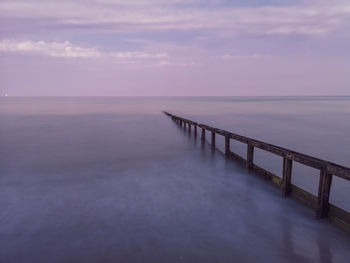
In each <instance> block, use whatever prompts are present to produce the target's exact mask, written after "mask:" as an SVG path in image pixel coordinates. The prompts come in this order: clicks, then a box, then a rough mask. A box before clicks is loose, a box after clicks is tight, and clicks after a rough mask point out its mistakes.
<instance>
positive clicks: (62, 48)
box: [0, 40, 101, 58]
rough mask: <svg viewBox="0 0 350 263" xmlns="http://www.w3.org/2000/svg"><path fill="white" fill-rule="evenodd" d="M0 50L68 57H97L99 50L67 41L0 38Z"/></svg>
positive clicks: (99, 53) (99, 54)
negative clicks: (0, 39)
mask: <svg viewBox="0 0 350 263" xmlns="http://www.w3.org/2000/svg"><path fill="white" fill-rule="evenodd" d="M0 51H2V52H15V53H34V54H39V55H44V56H49V57H69V58H81V57H83V58H87V57H99V56H101V52H99V51H98V50H97V49H96V48H83V47H79V46H76V45H73V44H72V43H70V42H69V41H64V42H50V43H49V42H45V41H37V42H33V41H17V40H2V41H1V42H0Z"/></svg>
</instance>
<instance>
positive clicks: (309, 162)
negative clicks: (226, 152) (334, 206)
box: [198, 124, 350, 181]
mask: <svg viewBox="0 0 350 263" xmlns="http://www.w3.org/2000/svg"><path fill="white" fill-rule="evenodd" d="M198 126H199V127H201V128H205V129H206V130H208V131H214V132H215V133H217V134H220V135H222V136H225V137H226V136H227V135H228V136H230V138H231V139H234V140H236V141H240V142H243V143H247V144H248V143H249V144H251V145H253V146H254V147H256V148H259V149H261V150H264V151H268V152H270V153H273V154H276V155H279V156H281V157H284V156H286V155H288V156H290V157H291V159H292V160H293V161H295V162H298V163H301V164H304V165H306V166H309V167H312V168H315V169H321V168H322V167H323V166H327V170H328V172H329V173H331V174H333V175H336V176H338V177H341V178H343V179H345V180H348V181H349V180H350V168H349V167H345V166H342V165H339V164H335V163H332V162H329V161H325V160H321V159H318V158H315V157H313V156H309V155H306V154H303V153H299V152H295V151H292V150H289V149H285V148H282V147H279V146H276V145H272V144H269V143H266V142H262V141H258V140H255V139H252V138H248V137H245V136H241V135H238V134H235V133H232V132H228V131H225V130H221V129H218V128H214V127H211V126H209V125H204V124H198Z"/></svg>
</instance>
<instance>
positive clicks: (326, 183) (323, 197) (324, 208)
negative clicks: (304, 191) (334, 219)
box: [316, 167, 333, 218]
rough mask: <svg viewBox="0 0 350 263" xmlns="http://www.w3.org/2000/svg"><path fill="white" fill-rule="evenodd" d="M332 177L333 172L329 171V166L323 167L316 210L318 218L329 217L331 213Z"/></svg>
mask: <svg viewBox="0 0 350 263" xmlns="http://www.w3.org/2000/svg"><path fill="white" fill-rule="evenodd" d="M332 177H333V176H332V174H329V173H327V167H323V168H322V169H321V171H320V181H319V185H318V197H317V210H316V216H317V217H318V218H323V217H327V216H328V214H329V195H330V192H331V185H332Z"/></svg>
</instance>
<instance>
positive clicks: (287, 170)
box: [282, 157, 293, 197]
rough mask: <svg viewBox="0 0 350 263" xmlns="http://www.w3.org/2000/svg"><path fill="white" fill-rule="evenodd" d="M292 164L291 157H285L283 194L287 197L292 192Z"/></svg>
mask: <svg viewBox="0 0 350 263" xmlns="http://www.w3.org/2000/svg"><path fill="white" fill-rule="evenodd" d="M292 165H293V161H292V159H291V158H288V157H284V158H283V175H282V196H283V197H286V196H288V195H289V194H290V191H291V184H292Z"/></svg>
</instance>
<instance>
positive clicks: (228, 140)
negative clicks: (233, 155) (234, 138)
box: [225, 135, 230, 155]
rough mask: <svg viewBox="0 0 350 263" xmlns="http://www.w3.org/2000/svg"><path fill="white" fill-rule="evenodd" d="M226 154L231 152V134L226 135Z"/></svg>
mask: <svg viewBox="0 0 350 263" xmlns="http://www.w3.org/2000/svg"><path fill="white" fill-rule="evenodd" d="M225 154H226V155H229V154H230V136H228V135H226V136H225Z"/></svg>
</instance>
